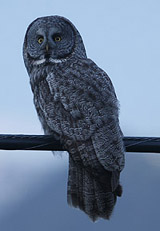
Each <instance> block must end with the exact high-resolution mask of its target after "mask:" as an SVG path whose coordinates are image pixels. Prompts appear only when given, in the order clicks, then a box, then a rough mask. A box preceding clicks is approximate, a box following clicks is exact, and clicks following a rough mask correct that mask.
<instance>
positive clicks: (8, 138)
mask: <svg viewBox="0 0 160 231" xmlns="http://www.w3.org/2000/svg"><path fill="white" fill-rule="evenodd" d="M123 140H124V146H125V149H126V152H150V153H160V138H158V137H124V139H123ZM0 149H2V150H42V151H44V150H45V151H49V150H53V151H64V149H63V147H62V145H61V144H60V142H59V141H57V140H55V139H54V137H53V136H50V135H8V134H1V135H0Z"/></svg>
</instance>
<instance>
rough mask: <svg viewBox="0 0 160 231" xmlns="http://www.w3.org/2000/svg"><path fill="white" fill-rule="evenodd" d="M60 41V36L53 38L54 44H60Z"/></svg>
mask: <svg viewBox="0 0 160 231" xmlns="http://www.w3.org/2000/svg"><path fill="white" fill-rule="evenodd" d="M61 40H62V38H61V37H60V36H55V37H54V41H55V42H60V41H61Z"/></svg>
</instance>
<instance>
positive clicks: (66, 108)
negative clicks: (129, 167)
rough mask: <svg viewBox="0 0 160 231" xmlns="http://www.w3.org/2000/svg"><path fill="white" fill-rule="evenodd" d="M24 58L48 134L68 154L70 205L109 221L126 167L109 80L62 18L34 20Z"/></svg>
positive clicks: (119, 192) (38, 108)
mask: <svg viewBox="0 0 160 231" xmlns="http://www.w3.org/2000/svg"><path fill="white" fill-rule="evenodd" d="M39 38H40V40H39ZM23 55H24V62H25V65H26V68H27V71H28V74H29V76H30V83H31V88H32V91H33V95H34V104H35V107H36V110H37V113H38V116H39V119H40V122H41V124H42V126H43V129H44V132H45V134H54V135H55V137H56V138H57V139H60V140H61V142H62V144H63V146H64V148H66V150H67V151H68V152H69V155H70V157H69V176H68V203H69V204H71V205H73V206H75V207H79V208H80V209H81V210H83V211H84V212H85V213H86V214H88V216H89V217H90V218H91V219H92V220H96V219H97V218H99V217H101V218H105V219H109V217H110V215H111V213H112V210H113V208H114V205H115V203H116V198H117V196H121V194H122V188H121V186H120V184H119V177H120V172H121V171H122V169H123V167H124V148H123V141H122V138H123V135H122V132H121V129H120V126H119V119H118V116H119V115H118V114H119V107H118V100H117V98H116V94H115V91H114V87H113V85H112V82H111V80H110V78H109V77H108V75H107V74H106V73H105V72H104V71H103V70H102V69H100V68H99V67H98V66H97V65H96V64H95V63H94V62H93V61H92V60H90V59H88V58H87V56H86V52H85V48H84V45H83V41H82V38H81V36H80V34H79V32H78V31H77V29H76V28H75V27H74V26H73V24H72V23H71V22H70V21H69V20H68V19H65V18H63V17H59V16H50V17H44V18H38V19H37V20H35V21H34V22H33V23H32V24H31V25H30V26H29V27H28V30H27V32H26V36H25V41H24V48H23Z"/></svg>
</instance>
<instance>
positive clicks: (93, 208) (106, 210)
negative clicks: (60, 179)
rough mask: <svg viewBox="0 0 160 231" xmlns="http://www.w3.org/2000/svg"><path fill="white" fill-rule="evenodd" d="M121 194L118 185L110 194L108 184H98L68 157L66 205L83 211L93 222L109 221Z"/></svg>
mask: <svg viewBox="0 0 160 231" xmlns="http://www.w3.org/2000/svg"><path fill="white" fill-rule="evenodd" d="M112 180H113V179H112ZM121 194H122V188H121V186H120V185H118V186H117V188H116V189H115V191H114V192H112V191H111V189H110V187H109V184H106V185H105V184H104V183H103V184H102V183H101V182H99V181H98V180H97V179H95V177H93V176H92V175H90V173H89V172H88V171H87V170H86V169H85V168H83V167H81V166H78V165H76V164H75V163H74V161H73V160H72V158H71V157H69V175H68V193H67V200H68V204H70V205H72V206H74V207H77V208H79V209H81V210H82V211H84V212H85V213H86V214H87V215H88V216H89V217H90V218H91V219H92V220H93V221H95V220H97V219H98V218H104V219H109V218H110V216H111V213H112V211H113V208H114V205H115V203H116V199H117V196H121Z"/></svg>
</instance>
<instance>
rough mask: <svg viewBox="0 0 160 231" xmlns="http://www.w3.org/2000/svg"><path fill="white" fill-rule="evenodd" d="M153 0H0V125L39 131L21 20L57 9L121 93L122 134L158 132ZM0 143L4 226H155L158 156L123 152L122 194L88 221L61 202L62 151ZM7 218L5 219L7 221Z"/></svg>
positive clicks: (158, 23) (158, 26)
mask: <svg viewBox="0 0 160 231" xmlns="http://www.w3.org/2000/svg"><path fill="white" fill-rule="evenodd" d="M159 12H160V1H159V0H141V1H139V0H121V1H119V0H113V1H109V0H99V1H95V0H88V1H86V0H81V1H75V0H67V1H65V0H61V1H55V0H46V1H44V0H38V1H37V0H35V1H33V0H23V1H20V0H15V1H6V0H1V7H0V31H1V36H0V51H1V57H0V67H1V76H0V107H1V113H0V133H2V134H3V133H10V134H13V133H14V134H42V133H43V131H42V129H41V126H40V123H39V121H38V118H37V115H36V112H35V109H34V106H33V102H32V93H31V89H30V86H29V77H28V75H27V72H26V70H25V67H24V63H23V58H22V45H23V39H24V35H25V31H26V28H27V26H28V25H29V24H30V23H31V22H32V21H33V20H34V19H35V18H37V17H40V16H46V15H62V16H65V17H67V18H69V19H70V20H71V21H72V22H73V23H74V24H75V26H76V27H77V29H78V30H79V31H80V33H81V35H82V37H83V40H84V44H85V47H86V50H87V54H88V57H89V58H91V59H92V60H94V61H95V62H96V63H97V64H98V65H99V66H100V67H101V68H103V69H104V70H105V71H106V72H107V73H108V75H109V76H110V78H111V79H112V82H113V84H114V86H115V89H116V93H117V96H118V98H119V101H120V105H121V110H120V123H121V127H122V130H123V132H124V135H126V136H160V122H159V118H160V107H159V98H160V65H159V61H160V13H159ZM61 156H62V157H59V155H58V156H56V157H54V156H53V155H52V154H51V152H27V151H19V152H17V151H11V152H8V151H0V227H1V230H2V231H10V230H16V231H20V230H31V231H32V230H39V231H43V230H48V231H50V230H54V229H55V230H60V231H61V230H72V229H73V230H76V231H78V230H97V229H99V230H107V229H108V230H111V231H112V230H115V229H116V228H118V229H119V230H123V231H125V230H127V231H128V230H131V231H132V230H137V231H139V230H145V231H147V230H148V231H149V230H151V229H152V230H157V229H158V227H159V226H158V225H159V205H160V198H159V191H160V180H159V178H160V157H159V156H158V155H157V154H146V155H144V154H127V155H126V168H125V170H124V171H123V172H122V177H121V181H122V184H123V187H124V195H123V197H122V199H120V200H118V203H117V206H116V208H115V211H114V214H113V217H112V219H111V221H109V222H106V221H99V222H97V223H96V224H92V223H91V222H90V221H89V220H88V218H87V217H86V216H85V215H84V214H83V213H81V212H79V211H78V210H75V209H72V208H69V207H68V206H67V203H66V185H67V168H68V158H67V154H62V155H61ZM8 221H9V222H8Z"/></svg>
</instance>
